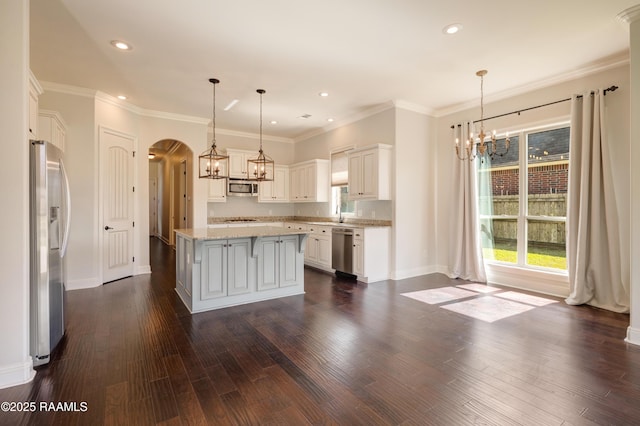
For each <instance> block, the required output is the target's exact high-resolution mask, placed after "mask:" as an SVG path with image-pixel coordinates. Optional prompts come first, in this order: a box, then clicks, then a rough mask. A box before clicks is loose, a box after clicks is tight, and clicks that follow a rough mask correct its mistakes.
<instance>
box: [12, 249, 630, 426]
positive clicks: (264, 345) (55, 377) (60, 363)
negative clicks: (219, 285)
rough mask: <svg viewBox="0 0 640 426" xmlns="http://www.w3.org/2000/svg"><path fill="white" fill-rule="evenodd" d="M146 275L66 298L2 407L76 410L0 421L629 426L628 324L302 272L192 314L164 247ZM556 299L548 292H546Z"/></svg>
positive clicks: (619, 318) (413, 283)
mask: <svg viewBox="0 0 640 426" xmlns="http://www.w3.org/2000/svg"><path fill="white" fill-rule="evenodd" d="M151 252H152V253H151V259H152V270H153V273H152V274H151V275H142V276H137V277H133V278H129V279H125V280H121V281H118V282H113V283H110V284H107V285H104V286H102V287H100V288H96V289H89V290H78V291H72V292H69V293H68V294H67V332H66V336H65V338H64V339H63V342H62V343H61V345H60V347H59V348H57V350H56V352H55V353H54V354H53V358H52V361H51V363H50V364H49V365H48V366H43V367H39V368H38V372H37V375H36V378H35V379H34V381H33V382H32V383H29V384H26V385H21V386H16V387H13V388H9V389H3V390H0V401H14V402H19V401H23V402H36V403H38V404H39V403H40V402H55V403H58V402H77V403H78V404H79V403H80V402H86V404H87V410H86V412H54V411H49V412H46V411H41V410H38V411H36V412H32V413H2V412H0V424H2V425H16V424H25V425H99V424H105V425H127V424H129V425H192V424H200V425H204V424H215V425H226V424H228V425H304V424H314V425H315V424H329V425H330V424H335V425H466V424H486V425H491V424H495V425H569V424H571V425H595V424H601V425H605V424H606V425H634V424H640V404H639V403H638V402H639V401H640V348H638V347H635V346H632V345H627V344H625V343H624V340H623V339H624V337H625V334H626V328H627V326H628V323H629V317H628V316H627V315H622V314H615V313H611V312H607V311H602V310H597V309H593V308H590V307H586V306H581V307H573V306H567V305H566V304H564V303H563V302H561V301H560V303H553V304H550V305H547V306H543V307H537V308H535V309H533V310H531V311H528V312H525V313H522V314H519V315H515V316H512V317H509V318H505V319H501V320H499V321H496V322H493V323H487V322H483V321H480V320H477V319H474V318H471V317H467V316H464V315H461V314H458V313H455V312H451V311H448V310H446V309H442V308H441V307H439V306H437V305H429V304H426V303H422V302H419V301H416V300H413V299H410V298H407V297H404V296H401V293H405V292H410V291H417V290H424V289H429V288H437V287H444V286H454V285H459V284H462V282H461V281H455V280H450V279H448V278H447V277H445V276H443V275H439V274H434V275H429V276H424V277H418V278H411V279H407V280H401V281H389V282H382V283H374V284H370V285H364V284H361V283H359V284H355V283H354V282H351V281H347V280H345V279H343V278H337V277H334V276H332V275H327V274H324V273H320V272H317V271H314V270H311V269H306V270H305V289H306V294H305V295H303V296H293V297H288V298H283V299H278V300H272V301H267V302H260V303H254V304H250V305H244V306H239V307H234V308H228V309H222V310H217V311H212V312H206V313H201V314H196V315H190V314H189V312H188V311H187V310H186V308H185V307H184V306H183V305H182V303H181V302H180V300H179V299H178V297H177V295H176V293H175V291H174V285H175V258H174V252H173V250H172V249H171V248H169V247H167V246H165V245H164V244H163V243H161V242H160V241H158V240H156V239H151ZM558 300H559V299H558Z"/></svg>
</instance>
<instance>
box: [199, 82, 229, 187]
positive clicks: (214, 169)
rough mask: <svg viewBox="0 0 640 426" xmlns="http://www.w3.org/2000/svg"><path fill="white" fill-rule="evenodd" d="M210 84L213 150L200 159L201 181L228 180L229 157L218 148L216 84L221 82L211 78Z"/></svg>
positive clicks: (202, 155) (208, 150) (206, 152)
mask: <svg viewBox="0 0 640 426" xmlns="http://www.w3.org/2000/svg"><path fill="white" fill-rule="evenodd" d="M209 82H210V83H212V84H213V119H212V127H213V137H212V140H211V148H209V149H207V150H206V151H204V152H203V153H202V154H200V156H199V157H198V169H199V175H200V178H201V179H227V178H228V175H227V170H229V168H228V167H227V165H228V161H229V156H227V155H223V154H220V153H219V152H218V149H217V147H216V84H218V83H220V80H218V79H215V78H210V79H209Z"/></svg>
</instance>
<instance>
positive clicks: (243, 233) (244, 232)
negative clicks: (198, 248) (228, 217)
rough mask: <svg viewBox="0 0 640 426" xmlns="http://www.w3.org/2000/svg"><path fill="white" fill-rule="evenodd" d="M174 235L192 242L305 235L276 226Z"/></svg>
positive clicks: (194, 230)
mask: <svg viewBox="0 0 640 426" xmlns="http://www.w3.org/2000/svg"><path fill="white" fill-rule="evenodd" d="M175 232H176V234H180V235H183V236H185V237H187V238H190V239H192V240H226V239H232V238H249V237H275V236H278V235H299V234H307V233H308V232H306V231H300V230H297V229H285V228H282V227H278V226H246V227H245V226H242V227H237V228H196V229H176V230H175Z"/></svg>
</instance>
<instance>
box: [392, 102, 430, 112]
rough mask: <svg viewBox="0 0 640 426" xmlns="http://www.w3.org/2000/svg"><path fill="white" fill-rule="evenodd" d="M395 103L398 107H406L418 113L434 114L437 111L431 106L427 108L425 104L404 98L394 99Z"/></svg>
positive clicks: (405, 108)
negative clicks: (404, 99)
mask: <svg viewBox="0 0 640 426" xmlns="http://www.w3.org/2000/svg"><path fill="white" fill-rule="evenodd" d="M393 105H394V106H395V107H396V108H400V109H404V110H407V111H411V112H417V113H418V114H423V115H433V114H434V112H435V111H434V110H433V109H431V108H427V107H425V106H423V105H420V104H416V103H413V102H408V101H403V100H402V99H397V100H395V101H393Z"/></svg>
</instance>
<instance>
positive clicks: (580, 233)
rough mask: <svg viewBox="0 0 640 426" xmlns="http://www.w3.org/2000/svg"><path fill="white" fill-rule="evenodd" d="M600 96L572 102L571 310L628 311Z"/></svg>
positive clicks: (626, 278) (586, 95)
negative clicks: (577, 307)
mask: <svg viewBox="0 0 640 426" xmlns="http://www.w3.org/2000/svg"><path fill="white" fill-rule="evenodd" d="M604 98H605V97H604V95H603V94H602V92H601V91H595V92H594V93H593V94H591V93H590V92H587V93H584V94H583V95H582V96H581V97H579V96H577V95H574V96H573V97H572V100H571V145H570V152H569V190H568V202H567V233H568V243H567V267H568V270H569V284H570V292H571V294H570V295H569V297H568V298H567V299H566V302H567V303H568V304H570V305H580V304H589V305H592V306H596V307H598V308H602V309H607V310H610V311H614V312H629V271H623V270H622V262H621V260H620V259H621V258H620V238H619V235H620V234H619V224H618V213H617V208H616V200H615V192H614V188H613V179H612V171H611V159H610V154H609V146H608V144H607V141H606V138H605V135H606V132H605V120H604V112H605V105H604Z"/></svg>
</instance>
